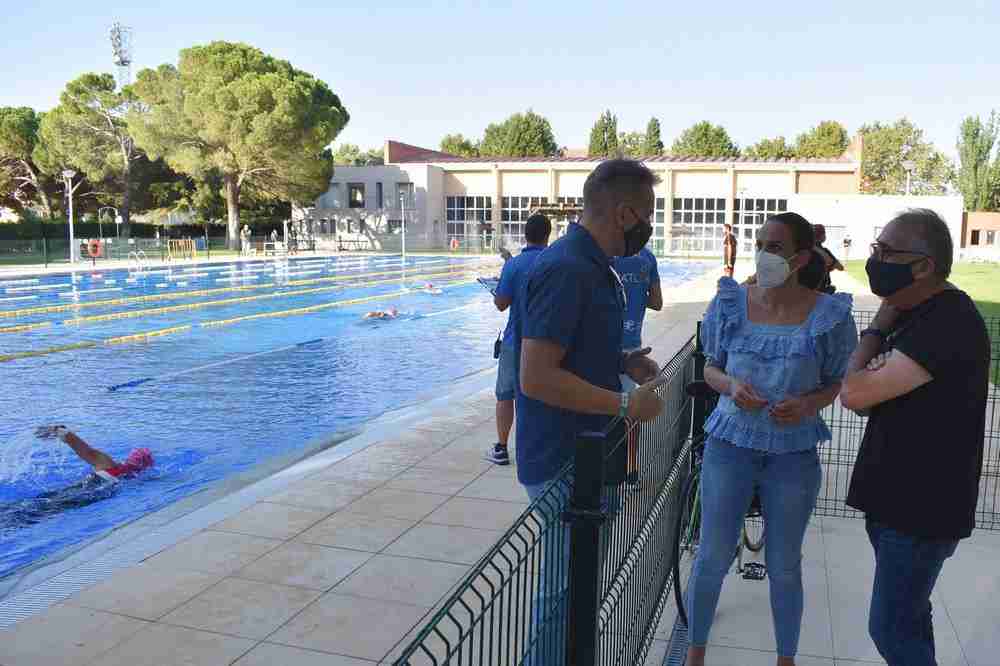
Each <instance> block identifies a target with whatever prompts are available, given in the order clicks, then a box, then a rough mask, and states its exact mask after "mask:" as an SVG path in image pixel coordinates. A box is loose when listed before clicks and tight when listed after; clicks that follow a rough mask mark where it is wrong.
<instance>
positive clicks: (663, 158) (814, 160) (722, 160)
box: [410, 155, 853, 164]
mask: <svg viewBox="0 0 1000 666" xmlns="http://www.w3.org/2000/svg"><path fill="white" fill-rule="evenodd" d="M601 159H603V158H600V157H559V156H555V157H454V156H452V157H438V158H434V159H430V160H410V161H414V162H425V161H426V162H448V163H456V162H468V163H473V162H476V163H481V162H506V163H510V162H600V161H601ZM638 160H639V161H640V162H656V163H660V162H685V163H691V162H695V163H706V164H708V163H714V164H726V163H729V162H736V163H740V164H830V163H831V162H834V163H844V164H850V163H852V162H853V160H851V159H848V158H846V157H830V158H819V157H807V158H800V159H789V158H781V159H775V160H768V159H759V158H754V157H697V156H691V157H686V156H679V155H655V156H652V157H640V158H638Z"/></svg>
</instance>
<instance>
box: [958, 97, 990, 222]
mask: <svg viewBox="0 0 1000 666" xmlns="http://www.w3.org/2000/svg"><path fill="white" fill-rule="evenodd" d="M998 134H1000V118H997V114H996V112H993V113H991V114H990V117H989V118H988V119H987V120H986V122H983V121H982V120H980V119H979V117H978V116H969V117H968V118H966V119H965V120H963V121H962V126H961V128H960V129H959V132H958V160H959V168H958V176H957V178H956V181H957V185H958V190H959V191H960V192H961V193H962V197H963V198H964V199H965V208H966V210H992V209H993V208H994V207H995V206H996V205H997V204H998V203H1000V202H998V201H997V195H998V194H1000V182H998V176H1000V151H998V152H997V157H996V160H995V161H994V162H993V163H992V164H991V163H990V156H991V155H992V154H993V146H994V145H996V143H997V136H998Z"/></svg>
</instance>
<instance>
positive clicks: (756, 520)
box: [743, 514, 764, 553]
mask: <svg viewBox="0 0 1000 666" xmlns="http://www.w3.org/2000/svg"><path fill="white" fill-rule="evenodd" d="M743 545H744V546H746V547H747V550H749V551H751V552H754V553H759V552H760V549H761V548H763V547H764V517H763V516H761V515H760V514H757V515H749V514H748V515H747V517H746V518H744V519H743Z"/></svg>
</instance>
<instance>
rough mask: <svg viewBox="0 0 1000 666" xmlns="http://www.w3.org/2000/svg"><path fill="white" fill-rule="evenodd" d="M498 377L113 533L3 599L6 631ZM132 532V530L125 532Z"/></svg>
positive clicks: (461, 387) (484, 377) (488, 375)
mask: <svg viewBox="0 0 1000 666" xmlns="http://www.w3.org/2000/svg"><path fill="white" fill-rule="evenodd" d="M495 374H496V369H495V368H489V369H486V370H481V371H477V372H474V373H472V374H471V375H468V376H466V377H465V378H464V379H460V380H458V382H457V383H455V384H453V385H452V386H453V390H452V391H451V392H450V393H448V394H446V395H444V396H441V397H438V398H434V399H432V400H429V401H426V402H422V403H418V404H416V405H411V406H408V407H403V408H401V409H398V410H394V411H392V412H389V413H386V414H383V415H382V416H380V417H377V418H375V419H374V420H372V421H371V422H370V423H369V424H367V425H366V427H365V429H364V430H363V431H362V432H361V433H360V434H358V435H357V436H355V437H353V438H350V439H348V440H346V441H344V442H343V443H341V444H338V445H336V446H333V447H331V448H329V449H325V450H323V451H320V452H318V453H316V454H314V455H312V456H309V457H307V458H305V459H303V460H301V461H299V462H297V463H294V464H293V465H291V466H289V467H286V468H285V469H282V470H279V471H277V472H275V473H274V474H271V475H269V476H267V477H265V478H263V479H260V480H258V481H255V482H253V483H251V484H249V485H247V486H245V487H243V488H240V489H238V490H236V491H234V492H232V493H230V494H228V495H225V496H223V497H221V498H219V499H216V500H213V501H211V502H209V503H207V504H205V505H203V506H201V507H198V508H196V509H194V510H192V511H191V512H190V513H187V514H184V515H181V516H179V517H178V518H176V519H173V520H170V521H168V522H165V523H163V524H160V525H150V526H149V528H148V530H146V531H143V532H141V533H139V534H137V535H135V536H134V537H132V538H130V539H128V540H127V541H125V542H123V543H117V544H114V545H111V546H110V547H107V545H108V544H109V543H113V542H115V541H117V539H116V538H115V532H116V531H112V532H110V533H109V534H108V535H106V536H105V537H104V538H102V539H99V540H98V541H96V542H94V543H92V544H89V545H87V546H86V547H85V548H84V549H82V551H81V552H84V551H90V550H100V549H101V547H102V544H103V545H104V546H105V547H107V549H106V550H105V551H104V552H102V553H100V554H97V555H96V556H95V557H94V559H93V560H91V561H87V562H83V563H80V564H77V565H75V566H71V567H70V568H66V566H60V564H63V565H65V562H62V563H60V562H56V563H53V564H51V565H47V566H42V567H41V568H39V569H36V570H35V571H32V572H30V573H29V574H26V576H25V579H24V580H28V581H30V582H29V583H26V584H25V585H24V586H23V587H25V589H22V590H19V591H17V590H16V588H17V587H22V585H20V584H15V590H16V591H13V592H11V593H10V594H8V595H7V596H6V597H4V598H2V599H0V629H6V628H9V627H12V626H13V625H15V624H17V623H18V622H20V621H21V620H24V619H26V618H28V617H31V616H32V615H35V614H37V613H40V612H42V611H44V610H46V609H48V608H49V607H51V606H52V605H54V604H57V603H59V602H61V601H64V600H66V599H68V598H69V597H71V596H73V595H74V594H76V593H78V592H80V591H82V590H84V589H85V588H87V587H90V586H92V585H94V584H96V583H99V582H101V581H104V580H106V579H108V578H110V577H111V576H113V575H114V574H115V573H116V572H117V571H120V570H121V569H124V568H126V567H130V566H134V565H136V564H139V563H140V562H142V561H143V560H146V559H148V558H150V557H152V556H153V555H155V554H157V553H159V552H160V551H162V550H165V549H167V548H170V547H171V546H174V545H176V544H177V543H180V542H181V541H183V540H184V539H187V538H189V537H191V536H193V535H194V534H196V533H197V532H200V531H201V530H204V529H205V528H207V527H209V526H210V525H213V524H215V523H218V522H220V521H222V520H225V519H227V518H229V517H231V516H234V515H236V514H237V513H239V512H240V511H243V510H244V509H246V508H248V507H250V506H251V505H253V504H254V503H256V502H258V501H260V500H262V499H264V498H266V497H270V496H271V495H274V494H276V493H279V492H281V491H282V490H285V489H287V488H288V487H289V486H291V485H292V484H293V483H295V482H297V481H301V480H302V479H304V478H305V477H307V476H309V475H310V474H312V473H314V472H317V471H319V470H321V469H323V468H325V467H328V466H330V465H332V464H334V463H337V462H339V461H341V460H343V459H345V458H347V457H349V456H351V455H353V454H355V453H357V452H358V451H361V450H363V449H366V448H368V447H370V446H372V445H374V444H377V443H378V442H380V441H383V440H384V439H385V438H386V437H387V436H389V435H391V434H394V433H395V432H398V431H399V429H400V428H402V427H404V426H406V425H407V424H409V423H411V422H415V421H418V420H420V419H424V418H426V417H427V416H428V414H431V413H433V412H434V411H436V410H437V409H439V408H440V407H443V406H447V405H448V404H450V403H451V402H452V401H453V400H455V399H456V396H463V397H464V396H468V395H470V394H472V393H476V392H478V391H482V390H485V389H487V388H489V387H490V386H492V385H493V382H494V381H495V379H494V377H495ZM182 501H183V500H182ZM151 515H155V513H154V514H151ZM139 520H142V519H139ZM136 522H138V521H136ZM127 527H128V525H125V526H124V528H127ZM77 555H79V553H76V554H74V555H73V556H70V558H68V559H69V560H72V559H73V557H75V556H77Z"/></svg>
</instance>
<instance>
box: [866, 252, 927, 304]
mask: <svg viewBox="0 0 1000 666" xmlns="http://www.w3.org/2000/svg"><path fill="white" fill-rule="evenodd" d="M921 261H923V259H917V260H916V261H911V262H910V263H908V264H891V263H889V262H888V261H879V260H878V259H876V258H875V257H869V258H868V262H867V263H866V264H865V272H866V273H868V283H869V284H870V285H871V288H872V293H873V294H875V295H876V296H881V297H882V298H885V297H886V296H892V295H893V294H895V293H896V292H897V291H899V290H900V289H905V288H907V287H909V286H910V285H911V284H913V283H914V282H915V281H916V278H914V277H913V269H912V267H913V265H914V264H919V263H920V262H921Z"/></svg>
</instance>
